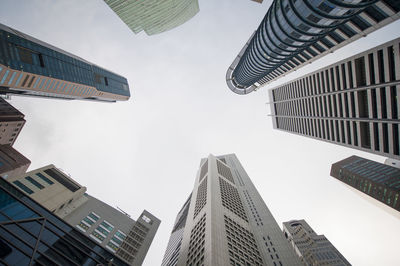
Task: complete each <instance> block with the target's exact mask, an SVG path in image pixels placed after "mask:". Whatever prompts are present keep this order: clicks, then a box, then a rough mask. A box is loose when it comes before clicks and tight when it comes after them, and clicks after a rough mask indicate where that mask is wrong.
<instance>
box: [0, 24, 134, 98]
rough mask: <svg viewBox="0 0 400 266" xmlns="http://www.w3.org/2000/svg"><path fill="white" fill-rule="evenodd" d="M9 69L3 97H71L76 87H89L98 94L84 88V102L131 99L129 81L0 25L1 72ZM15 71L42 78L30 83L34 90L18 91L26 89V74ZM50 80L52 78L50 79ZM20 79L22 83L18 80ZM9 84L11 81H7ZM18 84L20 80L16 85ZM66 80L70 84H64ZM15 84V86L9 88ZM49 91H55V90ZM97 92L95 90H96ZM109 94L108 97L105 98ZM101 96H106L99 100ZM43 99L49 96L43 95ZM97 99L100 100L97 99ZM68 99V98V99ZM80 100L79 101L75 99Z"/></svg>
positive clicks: (5, 78)
mask: <svg viewBox="0 0 400 266" xmlns="http://www.w3.org/2000/svg"><path fill="white" fill-rule="evenodd" d="M2 68H3V69H5V68H8V69H10V70H9V74H8V73H6V74H7V75H4V76H5V77H4V76H2V77H3V78H4V80H3V82H2V80H0V87H1V88H2V90H1V93H3V94H13V93H14V94H28V95H32V96H34V94H35V90H40V91H44V92H48V94H50V95H48V96H49V97H51V96H52V95H51V94H53V96H59V97H60V98H62V97H63V96H68V95H71V92H73V89H74V88H73V84H69V83H67V82H71V83H74V84H78V85H83V86H89V87H92V88H95V89H96V92H98V93H97V94H95V95H94V97H93V95H91V94H89V93H86V94H85V93H84V92H85V89H88V88H87V87H82V88H78V87H76V89H77V90H76V91H77V92H78V90H79V89H81V90H82V91H81V93H82V95H83V96H86V97H82V98H83V99H85V98H86V99H91V100H102V98H104V99H103V100H107V98H110V100H115V99H113V97H112V95H108V94H107V93H110V94H113V95H116V96H126V99H128V98H129V96H130V93H129V86H128V82H127V80H126V78H124V77H122V76H119V75H117V74H114V73H112V72H110V71H108V70H105V69H103V68H101V67H98V66H96V65H94V64H92V63H90V62H88V61H86V60H84V59H82V58H80V57H78V56H75V55H72V54H70V53H67V52H65V51H63V50H61V49H58V48H56V47H54V46H51V45H49V44H47V43H44V42H42V41H39V40H37V39H35V38H33V37H30V36H28V35H25V34H23V33H21V32H19V31H17V30H14V29H12V28H9V27H7V26H5V25H2V24H0V72H1V70H2ZM12 70H17V71H23V72H26V73H31V74H35V75H39V76H35V79H32V80H29V79H28V80H27V81H26V82H25V83H31V84H29V85H30V86H29V88H30V89H31V90H28V91H27V90H17V89H18V87H19V86H21V85H22V86H23V87H26V86H27V85H28V84H23V83H24V78H23V76H22V74H20V73H18V72H12ZM46 77H47V78H48V79H46ZM18 79H19V80H18ZM7 81H8V82H7ZM15 81H18V82H16V83H14V82H15ZM63 81H66V82H63ZM11 84H15V85H16V86H15V87H12V86H8V85H11ZM49 88H53V89H54V90H51V91H50V89H49ZM93 91H95V90H93ZM102 93H106V94H107V95H103V94H102ZM99 95H101V96H102V97H99ZM41 96H45V95H43V94H41ZM96 96H97V97H96ZM66 98H68V97H66ZM75 99H76V98H75Z"/></svg>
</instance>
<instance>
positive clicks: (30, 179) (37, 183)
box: [25, 176, 44, 189]
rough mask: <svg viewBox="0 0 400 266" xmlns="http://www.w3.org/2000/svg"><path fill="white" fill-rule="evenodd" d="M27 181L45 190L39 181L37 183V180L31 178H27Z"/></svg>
mask: <svg viewBox="0 0 400 266" xmlns="http://www.w3.org/2000/svg"><path fill="white" fill-rule="evenodd" d="M25 179H26V180H28V181H29V182H31V183H32V184H33V185H34V186H35V187H37V188H38V189H43V188H44V186H43V185H42V184H40V183H39V182H38V181H36V180H35V179H33V178H32V177H30V176H27V177H25Z"/></svg>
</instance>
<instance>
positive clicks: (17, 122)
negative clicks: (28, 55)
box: [0, 52, 25, 145]
mask: <svg viewBox="0 0 400 266" xmlns="http://www.w3.org/2000/svg"><path fill="white" fill-rule="evenodd" d="M0 53H1V52H0ZM24 117H25V115H24V114H23V113H21V112H20V111H18V110H17V109H16V108H14V107H13V106H12V105H11V104H9V103H8V102H7V101H6V100H4V99H3V98H1V97H0V144H8V145H13V144H14V142H15V140H16V139H17V137H18V135H19V133H20V132H21V129H22V127H23V126H24V124H25V119H24Z"/></svg>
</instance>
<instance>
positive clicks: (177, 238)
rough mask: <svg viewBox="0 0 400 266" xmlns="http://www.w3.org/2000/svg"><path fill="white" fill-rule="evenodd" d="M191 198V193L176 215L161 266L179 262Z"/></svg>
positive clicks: (170, 265)
mask: <svg viewBox="0 0 400 266" xmlns="http://www.w3.org/2000/svg"><path fill="white" fill-rule="evenodd" d="M191 199H192V194H190V195H189V198H188V199H187V200H186V202H185V204H184V205H183V207H182V208H181V210H180V211H179V212H178V215H177V216H176V219H175V224H174V227H173V229H172V232H171V236H170V238H169V241H168V246H167V250H166V251H165V255H164V258H163V261H162V263H161V266H172V265H176V264H177V263H178V259H179V254H180V251H181V246H182V239H183V233H184V231H185V226H186V220H187V216H188V212H189V207H190V200H191Z"/></svg>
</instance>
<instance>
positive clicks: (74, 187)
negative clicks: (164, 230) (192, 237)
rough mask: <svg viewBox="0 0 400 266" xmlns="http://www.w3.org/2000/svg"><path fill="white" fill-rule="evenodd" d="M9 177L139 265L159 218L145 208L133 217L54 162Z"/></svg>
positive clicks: (43, 202)
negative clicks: (94, 193) (53, 163)
mask: <svg viewBox="0 0 400 266" xmlns="http://www.w3.org/2000/svg"><path fill="white" fill-rule="evenodd" d="M8 181H9V182H10V183H12V184H13V185H14V186H15V187H17V188H19V189H20V190H21V191H22V192H24V193H25V194H27V195H28V196H29V197H30V198H32V199H33V200H35V201H37V202H39V203H40V204H41V205H42V206H43V207H44V208H46V209H47V210H49V211H51V212H52V213H54V214H55V215H57V216H58V217H60V218H62V219H63V220H64V221H65V222H67V223H68V224H70V225H71V226H74V227H75V228H77V229H79V231H80V232H81V233H83V234H84V235H86V236H87V237H89V238H91V239H93V241H95V242H96V243H97V244H98V245H100V246H101V247H103V248H105V249H107V250H108V251H110V252H111V253H113V254H115V255H116V256H117V257H118V258H120V259H121V260H122V261H124V262H125V263H127V264H128V265H142V263H143V260H144V258H145V256H146V254H147V251H148V249H149V247H150V245H151V242H152V241H153V238H154V236H155V234H156V232H157V229H158V227H159V225H160V220H159V219H158V218H157V217H155V216H154V215H152V214H151V213H149V212H147V211H146V210H144V211H143V213H142V214H141V215H140V216H139V219H138V220H137V221H135V220H133V219H132V218H130V216H129V215H128V214H126V213H124V212H122V211H120V210H117V209H115V208H114V207H111V206H110V205H108V204H106V203H104V202H103V201H101V200H99V199H96V198H95V197H92V196H90V195H88V194H87V193H86V187H84V186H82V185H80V184H79V183H77V182H76V181H75V180H73V179H72V178H71V177H70V176H68V175H67V174H66V173H64V172H63V171H61V170H60V169H57V168H56V167H55V166H54V165H48V166H45V167H42V168H39V169H36V170H33V171H30V172H28V173H25V174H22V175H20V176H17V177H13V178H9V179H8Z"/></svg>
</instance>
